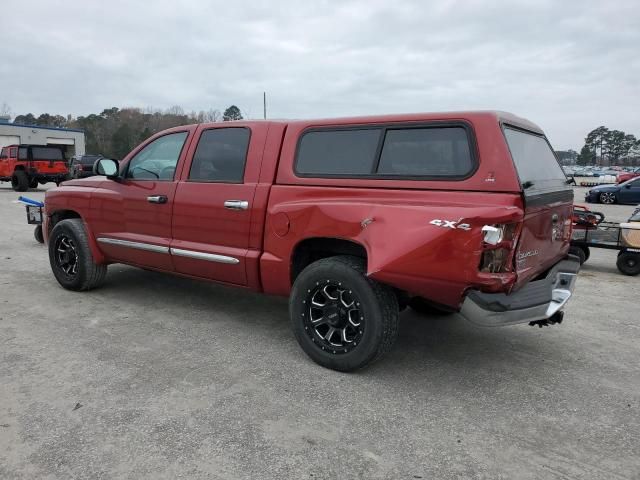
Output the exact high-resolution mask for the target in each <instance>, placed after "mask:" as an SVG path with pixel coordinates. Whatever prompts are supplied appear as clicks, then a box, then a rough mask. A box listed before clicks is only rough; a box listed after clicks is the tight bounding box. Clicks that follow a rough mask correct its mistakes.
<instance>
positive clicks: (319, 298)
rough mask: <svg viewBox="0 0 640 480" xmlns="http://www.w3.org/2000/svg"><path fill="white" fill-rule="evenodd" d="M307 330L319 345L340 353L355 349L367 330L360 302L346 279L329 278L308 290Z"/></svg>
mask: <svg viewBox="0 0 640 480" xmlns="http://www.w3.org/2000/svg"><path fill="white" fill-rule="evenodd" d="M304 303H305V305H306V307H307V315H305V316H304V324H305V332H306V333H307V335H308V336H309V338H311V341H312V342H314V343H316V344H317V345H318V347H319V348H320V349H322V350H325V351H326V352H328V353H332V354H336V355H340V354H343V353H348V352H349V351H351V350H353V349H354V348H355V347H356V346H357V345H358V343H359V342H360V340H361V338H362V335H363V333H364V328H365V322H364V316H363V315H362V312H361V311H360V302H359V301H358V299H357V298H356V297H355V295H354V294H353V291H352V290H349V289H348V287H347V286H346V285H343V284H342V282H336V281H331V280H327V281H326V282H325V283H324V284H318V285H317V286H316V288H314V289H312V290H311V291H310V292H308V295H307V299H306V300H304Z"/></svg>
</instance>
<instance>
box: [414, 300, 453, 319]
mask: <svg viewBox="0 0 640 480" xmlns="http://www.w3.org/2000/svg"><path fill="white" fill-rule="evenodd" d="M409 307H411V310H413V311H414V312H416V313H419V314H421V315H448V314H450V313H452V312H451V310H448V309H446V308H445V307H440V306H438V305H437V304H435V303H433V302H430V301H429V300H427V299H426V298H422V297H413V298H412V299H411V300H410V301H409Z"/></svg>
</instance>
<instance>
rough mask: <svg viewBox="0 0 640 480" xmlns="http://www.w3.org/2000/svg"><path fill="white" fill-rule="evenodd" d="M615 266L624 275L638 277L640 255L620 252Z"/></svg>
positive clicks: (639, 272)
mask: <svg viewBox="0 0 640 480" xmlns="http://www.w3.org/2000/svg"><path fill="white" fill-rule="evenodd" d="M616 266H617V267H618V270H620V272H622V273H624V274H625V275H638V274H640V254H638V253H633V252H620V254H619V255H618V260H617V261H616Z"/></svg>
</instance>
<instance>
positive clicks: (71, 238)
mask: <svg viewBox="0 0 640 480" xmlns="http://www.w3.org/2000/svg"><path fill="white" fill-rule="evenodd" d="M49 263H50V264H51V271H52V272H53V275H54V276H55V277H56V280H57V281H58V283H59V284H60V285H62V287H64V288H66V289H67V290H75V291H84V290H91V289H93V288H96V287H99V286H100V285H101V284H102V283H103V282H104V278H105V276H106V274H107V266H106V265H98V264H96V263H95V262H94V261H93V255H91V249H90V248H89V239H88V237H87V232H86V231H85V229H84V225H83V223H82V220H80V219H79V218H70V219H67V220H62V221H61V222H59V223H57V224H56V226H55V227H53V230H52V231H51V235H50V236H49Z"/></svg>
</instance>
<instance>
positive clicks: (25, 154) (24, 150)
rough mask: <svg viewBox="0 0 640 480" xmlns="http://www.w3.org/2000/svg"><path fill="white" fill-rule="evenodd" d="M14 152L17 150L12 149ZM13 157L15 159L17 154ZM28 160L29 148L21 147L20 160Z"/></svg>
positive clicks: (14, 153)
mask: <svg viewBox="0 0 640 480" xmlns="http://www.w3.org/2000/svg"><path fill="white" fill-rule="evenodd" d="M12 150H15V149H12ZM11 156H12V157H14V158H15V156H16V152H15V151H14V152H13V154H12V155H11ZM28 158H29V151H28V149H27V147H20V148H19V149H18V160H27V159H28Z"/></svg>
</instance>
